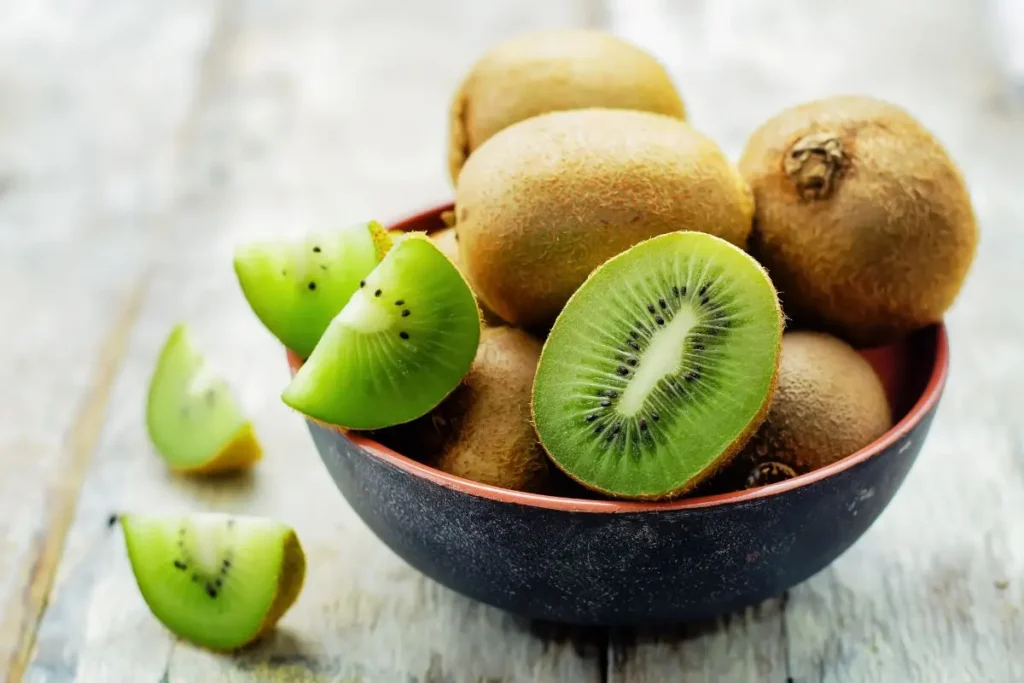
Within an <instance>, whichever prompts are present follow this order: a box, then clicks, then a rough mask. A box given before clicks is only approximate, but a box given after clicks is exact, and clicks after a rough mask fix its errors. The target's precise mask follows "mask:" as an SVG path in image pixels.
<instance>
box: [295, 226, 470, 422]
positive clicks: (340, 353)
mask: <svg viewBox="0 0 1024 683" xmlns="http://www.w3.org/2000/svg"><path fill="white" fill-rule="evenodd" d="M480 327H481V322H480V309H479V307H478V306H477V303H476V299H475V298H474V296H473V292H472V291H471V290H470V288H469V285H468V284H467V283H466V281H465V280H464V279H463V277H462V275H461V274H460V273H459V271H458V269H457V268H456V267H455V265H454V264H453V263H452V262H451V260H450V259H448V257H446V256H445V255H444V254H443V253H442V252H441V250H440V249H438V247H437V246H436V245H435V244H434V243H433V242H432V241H431V240H430V239H429V238H428V237H427V236H426V234H424V233H415V232H412V233H407V234H406V235H405V236H404V237H402V238H401V239H400V240H398V241H397V243H396V244H395V245H394V246H393V247H392V248H391V250H390V251H388V253H387V256H385V257H384V259H383V260H382V261H381V263H380V265H378V266H377V267H376V268H374V269H373V270H372V271H371V272H370V273H369V274H368V275H367V276H366V278H365V279H364V280H361V281H360V282H359V283H357V288H356V291H355V293H354V294H353V295H352V297H351V298H350V299H349V301H348V303H347V304H345V307H344V308H342V309H341V311H340V312H339V313H338V315H337V316H335V317H334V319H333V320H332V321H331V324H330V325H329V326H328V328H327V330H326V332H324V334H323V337H322V338H321V339H320V341H319V342H318V343H317V345H316V347H315V348H314V349H313V353H312V354H310V356H309V358H308V359H307V360H306V362H305V363H304V364H303V365H302V367H301V368H300V369H299V371H298V372H297V373H296V374H295V377H293V378H292V381H291V383H290V384H289V385H288V387H287V388H286V389H285V390H284V392H283V393H282V395H281V398H282V400H283V401H284V402H285V403H286V404H287V405H289V406H291V407H292V408H294V409H295V410H298V411H299V412H301V413H303V414H305V415H307V416H309V417H312V418H315V419H318V420H321V421H324V422H328V423H331V424H334V425H337V426H340V427H345V428H348V429H359V430H369V429H380V428H383V427H390V426H393V425H397V424H402V423H405V422H410V421H412V420H414V419H416V418H418V417H420V416H422V415H425V414H426V413H428V412H429V411H430V410H431V409H432V408H434V407H435V406H437V405H438V404H439V403H440V402H441V401H442V400H444V398H445V397H446V396H448V394H450V393H451V392H452V390H453V389H455V387H456V386H458V384H459V382H460V381H461V380H462V378H463V377H464V376H465V375H466V373H467V372H468V371H469V368H470V365H471V364H472V362H473V358H474V356H475V355H476V351H477V347H478V345H479V343H480Z"/></svg>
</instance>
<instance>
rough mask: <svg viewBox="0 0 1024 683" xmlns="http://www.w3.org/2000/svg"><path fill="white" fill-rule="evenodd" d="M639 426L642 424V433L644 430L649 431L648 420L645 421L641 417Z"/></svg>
mask: <svg viewBox="0 0 1024 683" xmlns="http://www.w3.org/2000/svg"><path fill="white" fill-rule="evenodd" d="M639 424H640V429H641V431H642V430H645V429H647V420H645V419H643V418H642V417H641V418H640V422H639Z"/></svg>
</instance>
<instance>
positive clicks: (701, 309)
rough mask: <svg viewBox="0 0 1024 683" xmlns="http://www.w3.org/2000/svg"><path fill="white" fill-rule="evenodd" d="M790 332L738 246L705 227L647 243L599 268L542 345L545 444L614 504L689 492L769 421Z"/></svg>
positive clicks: (538, 413)
mask: <svg viewBox="0 0 1024 683" xmlns="http://www.w3.org/2000/svg"><path fill="white" fill-rule="evenodd" d="M782 325H783V319H782V313H781V310H780V308H779V302H778V297H777V294H776V291H775V288H774V287H773V286H772V283H771V280H770V279H769V278H768V276H767V274H766V273H765V272H764V270H763V269H762V268H761V266H760V265H759V264H758V263H757V262H756V261H754V259H752V258H751V257H750V256H749V255H748V254H746V253H745V252H744V251H742V250H741V249H739V248H738V247H736V246H734V245H732V244H730V243H729V242H726V241H725V240H722V239H720V238H717V237H714V236H711V235H707V234H704V233H698V232H675V233H669V234H665V235H660V236H658V237H654V238H651V239H649V240H646V241H644V242H641V243H640V244H638V245H636V246H634V247H632V248H631V249H629V250H627V251H626V252H624V253H622V254H620V255H618V256H615V257H613V258H612V259H610V260H609V261H608V262H607V263H605V264H603V265H601V266H600V267H599V268H597V269H596V270H595V271H594V272H593V274H592V275H591V276H590V277H589V278H588V279H587V281H586V282H585V283H584V284H583V286H581V287H580V288H579V290H578V291H577V292H576V293H575V294H574V295H573V296H572V298H571V299H570V300H569V302H568V303H567V304H566V306H565V309H564V310H563V311H562V313H561V314H560V315H559V316H558V319H557V320H556V321H555V324H554V326H553V327H552V329H551V332H550V334H549V336H548V338H547V340H546V341H545V343H544V349H543V352H542V354H541V359H540V363H539V364H538V367H537V374H536V378H535V380H534V387H533V412H534V420H535V424H536V429H537V432H538V434H539V436H540V440H541V443H542V444H543V446H544V448H545V449H546V450H547V452H548V454H549V456H550V457H551V460H552V461H553V462H554V463H555V464H556V465H557V466H558V467H559V468H560V469H561V470H563V471H564V472H565V473H566V474H568V475H569V476H570V477H571V478H573V479H575V480H576V481H578V482H579V483H581V484H582V485H584V486H586V487H587V488H589V489H592V490H595V491H598V492H601V493H604V494H606V495H609V496H613V497H620V498H638V499H664V498H670V497H673V496H677V495H680V494H683V493H686V492H688V491H690V490H691V489H693V488H694V487H695V486H697V485H698V484H699V483H701V482H702V481H704V480H705V479H707V478H708V477H709V476H711V475H712V474H713V473H714V472H716V471H717V470H718V469H719V468H720V467H721V466H722V465H724V464H725V463H727V462H728V460H729V459H730V458H731V457H733V456H734V455H735V454H736V453H737V452H738V451H739V450H740V449H741V448H742V447H743V446H744V445H745V443H746V441H747V439H748V438H749V437H750V435H752V434H753V433H754V431H755V430H756V429H757V428H758V426H760V423H761V421H762V420H763V419H764V416H765V414H766V413H767V411H768V406H769V403H770V399H771V396H772V394H773V391H774V387H775V383H776V377H777V371H778V364H779V349H780V340H781V337H782Z"/></svg>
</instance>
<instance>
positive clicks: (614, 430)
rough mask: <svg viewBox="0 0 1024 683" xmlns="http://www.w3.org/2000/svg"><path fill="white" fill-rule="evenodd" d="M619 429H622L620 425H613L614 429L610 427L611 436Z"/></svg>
mask: <svg viewBox="0 0 1024 683" xmlns="http://www.w3.org/2000/svg"><path fill="white" fill-rule="evenodd" d="M620 429H622V426H621V425H615V426H614V427H612V434H613V435H615V434H618V433H619V430H620Z"/></svg>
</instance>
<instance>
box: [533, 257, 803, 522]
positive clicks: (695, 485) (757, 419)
mask: <svg viewBox="0 0 1024 683" xmlns="http://www.w3.org/2000/svg"><path fill="white" fill-rule="evenodd" d="M758 271H759V272H760V273H761V275H762V277H764V278H765V280H767V281H768V284H769V285H771V282H772V281H771V278H770V277H769V276H768V272H767V271H766V270H765V269H764V268H763V267H761V266H760V264H758ZM591 277H593V273H591V275H590V276H588V277H587V280H588V281H589V280H590V278H591ZM580 289H582V286H581V287H580ZM772 291H775V288H774V286H773V287H772ZM577 292H579V290H577ZM576 295H577V294H576V293H573V296H572V297H570V299H569V301H570V302H571V301H572V299H573V298H574V297H575V296H576ZM773 303H774V305H775V313H776V315H777V316H778V319H779V330H780V333H779V343H778V344H776V345H775V365H774V368H773V370H772V378H771V383H770V384H769V386H768V391H767V393H766V394H765V398H764V401H763V402H762V403H761V407H760V408H759V409H758V411H757V413H755V414H754V416H753V417H752V418H751V420H750V422H749V423H747V426H746V428H744V430H743V431H742V432H741V433H740V434H739V435H738V436H737V437H736V439H735V440H734V441H733V442H732V443H731V444H730V445H729V447H728V448H727V449H726V450H725V451H723V452H722V453H721V454H720V455H719V456H718V458H716V459H715V460H714V462H712V463H711V464H710V465H708V466H707V467H705V468H704V469H703V470H702V471H701V472H700V473H698V474H697V475H696V476H695V477H692V478H691V479H690V481H688V482H686V483H685V484H683V485H682V486H679V487H677V488H675V489H672V490H670V491H666V492H663V493H659V494H638V495H628V496H626V495H621V494H616V493H613V492H611V491H605V490H604V489H601V488H599V487H596V486H594V485H593V484H591V483H588V482H585V481H583V480H581V479H579V478H578V477H576V476H575V475H573V474H572V473H571V472H569V471H568V470H566V469H565V468H563V467H562V466H561V465H560V464H559V463H558V461H557V460H556V459H555V458H552V457H551V454H550V453H548V460H550V461H551V463H552V464H553V465H554V466H555V467H556V468H557V469H558V471H559V472H560V473H561V474H564V475H565V476H566V477H568V478H569V479H570V480H571V481H573V482H574V483H575V484H578V485H579V486H582V487H583V488H585V489H587V490H589V491H593V492H595V493H598V494H600V495H602V496H604V497H606V498H613V499H620V500H642V501H649V502H659V501H667V500H671V499H673V498H680V497H682V496H685V495H686V494H688V493H693V492H698V491H702V490H703V488H704V487H705V485H706V484H707V483H708V482H713V481H714V480H715V479H716V478H717V477H716V475H717V474H718V473H719V472H720V471H722V470H723V469H724V468H725V467H726V466H727V465H728V464H729V463H730V462H731V461H732V460H733V459H734V458H735V457H736V456H737V455H738V454H739V453H740V452H742V450H743V448H744V447H745V446H746V445H747V442H748V441H750V439H751V438H752V437H753V436H754V434H756V433H757V430H758V429H759V428H760V427H761V425H762V424H763V423H764V421H765V418H767V416H768V411H769V409H770V408H771V404H772V399H773V398H774V396H775V392H776V390H777V389H778V385H779V368H780V364H781V360H782V343H781V340H782V330H783V329H784V327H785V324H786V316H785V315H784V314H783V312H782V306H781V303H780V301H779V297H778V295H777V294H776V296H775V297H773ZM568 305H569V304H568V303H567V304H566V306H568ZM546 350H547V344H545V346H544V348H543V349H542V350H541V359H540V361H539V362H538V364H537V365H538V367H540V363H542V362H543V361H544V353H545V352H546ZM534 386H535V387H536V374H535V375H534ZM530 409H531V412H532V419H533V423H534V425H536V423H537V414H536V412H533V409H534V403H533V401H531V402H530ZM537 438H538V439H539V441H540V444H541V446H542V447H544V440H543V438H542V437H541V436H540V432H539V431H538V432H537ZM544 448H545V453H547V448H546V447H544Z"/></svg>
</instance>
